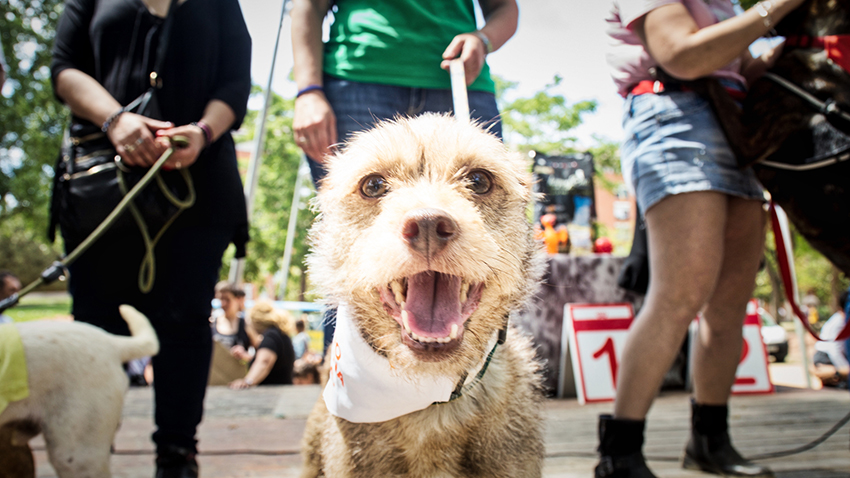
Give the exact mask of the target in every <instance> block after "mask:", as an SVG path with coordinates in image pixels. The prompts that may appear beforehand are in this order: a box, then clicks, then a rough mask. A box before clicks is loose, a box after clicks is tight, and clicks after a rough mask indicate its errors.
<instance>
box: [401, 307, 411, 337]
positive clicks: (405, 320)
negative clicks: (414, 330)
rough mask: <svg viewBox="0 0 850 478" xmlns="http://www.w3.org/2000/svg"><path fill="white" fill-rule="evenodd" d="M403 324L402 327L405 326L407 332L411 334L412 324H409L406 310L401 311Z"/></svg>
mask: <svg viewBox="0 0 850 478" xmlns="http://www.w3.org/2000/svg"><path fill="white" fill-rule="evenodd" d="M401 323H402V325H404V330H405V332H407V333H408V334H409V333H411V332H410V324H409V323H408V322H407V311H406V310H402V311H401Z"/></svg>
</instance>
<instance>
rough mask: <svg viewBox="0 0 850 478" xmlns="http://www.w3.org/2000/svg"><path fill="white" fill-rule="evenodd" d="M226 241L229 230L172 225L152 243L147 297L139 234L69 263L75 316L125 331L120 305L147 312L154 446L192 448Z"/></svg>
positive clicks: (110, 238) (99, 245)
mask: <svg viewBox="0 0 850 478" xmlns="http://www.w3.org/2000/svg"><path fill="white" fill-rule="evenodd" d="M232 238H233V230H232V229H230V228H218V227H179V228H178V227H173V228H172V230H170V231H169V232H168V233H166V234H165V235H164V236H163V238H162V240H161V241H160V243H159V244H158V245H157V247H156V250H155V253H156V278H155V282H154V286H153V290H151V291H150V292H149V293H147V294H142V293H141V292H140V291H139V286H138V274H139V266H140V264H141V261H142V255H143V250H144V249H143V246H142V241H141V236H140V235H139V233H138V231H127V232H123V233H121V232H109V233H107V234H106V235H104V236H103V237H102V238H100V239H99V240H98V241H97V242H96V243H95V244H94V245H93V246H92V247H91V248H90V249H89V250H88V251H86V252H85V253H84V254H83V255H82V256H80V258H79V259H78V260H77V261H76V262H75V263H74V264H72V265H71V268H70V272H71V274H70V284H69V290H70V292H71V295H72V296H73V298H74V305H73V309H72V313H73V314H74V319H75V320H79V321H81V322H87V323H90V324H93V325H96V326H98V327H101V328H103V329H104V330H106V331H108V332H111V333H114V334H120V335H129V329H128V328H127V324H126V322H124V320H123V319H122V318H121V316H120V315H119V314H118V306H119V305H120V304H130V305H132V306H134V307H136V308H137V309H139V310H140V311H141V312H142V313H144V314H145V315H147V317H148V318H149V319H150V321H151V324H152V325H153V327H154V329H155V330H156V333H157V336H158V337H159V341H160V352H159V355H157V356H156V357H154V358H153V368H154V392H155V422H156V426H157V430H156V432H154V434H153V440H154V442H155V443H156V444H157V447H163V446H169V445H171V446H179V447H182V448H189V449H192V450H194V449H195V447H196V444H197V441H196V440H195V432H196V429H197V426H198V424H199V423H200V422H201V418H202V416H203V406H204V395H205V393H206V386H207V379H208V375H209V367H210V357H211V354H212V336H211V331H210V325H209V316H210V308H211V305H210V302H211V300H212V298H213V295H214V289H215V284H216V281H217V280H218V276H219V272H220V269H221V256H222V254H223V253H224V250H225V249H226V247H227V245H228V243H230V241H231V239H232ZM69 242H73V238H72V241H69Z"/></svg>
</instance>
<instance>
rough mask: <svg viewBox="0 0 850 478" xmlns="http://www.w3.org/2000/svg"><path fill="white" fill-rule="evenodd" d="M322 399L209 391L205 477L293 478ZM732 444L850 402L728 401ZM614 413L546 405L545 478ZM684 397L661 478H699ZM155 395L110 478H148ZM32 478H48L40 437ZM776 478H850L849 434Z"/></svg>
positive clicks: (820, 421) (652, 422) (576, 475)
mask: <svg viewBox="0 0 850 478" xmlns="http://www.w3.org/2000/svg"><path fill="white" fill-rule="evenodd" d="M318 395H319V389H318V387H317V386H300V387H299V386H295V387H292V386H290V387H261V388H255V389H251V390H247V391H231V390H229V389H226V388H223V387H211V388H210V390H209V393H208V395H207V401H206V405H207V409H206V416H205V419H204V422H203V423H202V424H201V427H200V430H199V438H200V449H201V453H202V455H201V456H200V458H199V461H200V465H201V472H202V473H201V474H202V476H203V477H204V478H235V477H240V478H241V477H252V478H272V477H275V478H284V477H295V476H298V473H299V470H300V466H301V458H300V456H299V455H298V447H299V440H300V437H301V434H302V432H303V430H304V426H305V421H306V420H305V417H306V415H307V414H308V412H309V409H310V407H311V406H312V404H313V403H314V401H315V399H316V398H317V397H318ZM732 406H733V414H732V416H731V421H732V425H733V437H734V439H735V442H736V444H737V445H738V447H739V448H740V449H741V451H742V452H743V453H744V454H746V455H753V454H762V453H768V452H775V451H779V450H787V449H790V448H794V447H796V446H799V445H802V444H804V443H807V442H809V441H811V440H814V439H816V438H817V437H818V436H820V435H821V434H822V433H823V432H825V431H827V430H828V429H829V428H830V427H831V426H832V425H833V424H835V423H836V422H837V421H838V420H839V419H840V418H842V417H843V416H845V415H846V414H847V412H848V411H850V394H848V393H847V391H836V390H820V391H815V390H803V389H797V388H788V387H782V386H780V387H778V391H777V393H776V394H774V395H769V396H736V397H734V398H733V401H732ZM610 409H611V404H595V405H586V406H580V405H578V403H577V402H576V400H574V399H565V400H549V401H547V403H546V414H547V428H546V453H547V458H546V463H545V470H544V476H545V477H547V478H580V477H581V478H587V477H590V476H592V469H593V466H594V465H595V451H594V449H595V447H596V418H597V416H598V414H600V413H607V412H610ZM688 413H689V412H688V401H687V396H686V394H685V393H684V392H669V393H665V394H663V395H662V396H661V397H660V398H659V399H658V401H657V402H656V404H655V406H654V407H653V409H652V411H651V413H650V418H649V427H648V431H647V445H646V453H647V455H648V456H649V457H650V459H651V461H650V465H651V466H652V467H653V469H654V470H655V471H656V472H657V474H658V475H659V477H660V478H674V477H677V478H697V477H700V476H706V475H702V474H700V473H694V472H689V471H684V470H682V469H681V468H680V467H679V464H678V459H679V455H680V453H681V449H682V447H683V446H684V442H685V440H686V437H687V432H688V425H687V422H688V419H687V417H688ZM152 431H153V425H152V419H151V390H150V389H149V388H134V389H131V390H130V392H129V393H128V395H127V399H126V402H125V411H124V420H123V424H122V426H121V429H120V430H119V432H118V435H117V437H116V441H115V450H116V454H115V455H114V456H113V458H112V469H113V475H114V477H115V478H150V477H152V476H153V465H152V462H153V454H152V447H151V445H150V442H149V436H150V433H151V432H152ZM33 446H34V447H36V448H37V451H36V455H37V461H38V470H37V475H38V477H40V478H48V477H50V478H53V477H55V476H56V475H55V473H54V472H53V469H52V468H51V467H50V465H49V463H47V460H46V456H45V453H44V451H43V443H42V442H40V438H36V439H35V440H34V441H33ZM764 463H766V464H769V465H770V466H771V467H773V468H774V469H775V470H776V471H777V478H838V477H843V478H850V452H848V427H844V428H842V429H841V430H839V431H838V433H837V434H836V435H834V436H833V437H832V438H830V439H829V440H826V442H825V443H823V444H822V445H820V446H818V447H817V448H815V449H813V450H811V451H807V452H805V453H802V454H799V455H794V456H791V457H785V458H778V459H771V460H765V461H764Z"/></svg>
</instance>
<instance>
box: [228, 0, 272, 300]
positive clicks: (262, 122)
mask: <svg viewBox="0 0 850 478" xmlns="http://www.w3.org/2000/svg"><path fill="white" fill-rule="evenodd" d="M286 4H287V0H283V4H282V5H281V7H280V22H279V23H278V26H277V37H276V38H275V43H274V53H273V54H272V64H271V69H270V70H269V80H268V82H267V83H266V90H265V97H266V101H265V103H264V104H263V109H262V111H260V114H259V115H257V131H256V134H255V135H254V149H253V151H252V152H251V161H250V162H249V163H248V181H247V182H246V184H245V203H246V206H247V208H248V218H249V219H250V218H251V215H252V213H253V212H254V196H255V194H256V191H257V184H258V183H259V180H260V165H261V164H262V158H263V140H264V139H265V136H266V118H267V117H268V114H269V106H270V105H271V102H272V95H273V93H272V79H273V78H274V66H275V62H276V61H277V49H278V47H279V46H280V34H281V32H282V31H283V20H284V18H285V17H286ZM244 272H245V259H244V258H242V259H233V261H232V262H231V263H230V275H229V277H228V280H229V281H230V282H232V283H234V284H241V283H242V276H243V275H244Z"/></svg>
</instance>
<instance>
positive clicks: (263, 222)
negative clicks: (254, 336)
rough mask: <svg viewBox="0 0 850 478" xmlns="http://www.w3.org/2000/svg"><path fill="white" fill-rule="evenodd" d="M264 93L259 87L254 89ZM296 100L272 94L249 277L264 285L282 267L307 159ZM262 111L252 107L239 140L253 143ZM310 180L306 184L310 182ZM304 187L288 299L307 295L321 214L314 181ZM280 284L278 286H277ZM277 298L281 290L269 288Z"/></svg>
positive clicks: (258, 189) (256, 203)
mask: <svg viewBox="0 0 850 478" xmlns="http://www.w3.org/2000/svg"><path fill="white" fill-rule="evenodd" d="M254 93H255V94H259V93H261V90H260V88H259V87H255V88H254ZM294 105H295V101H294V100H292V99H284V98H282V97H280V96H278V95H276V94H275V95H274V96H273V97H272V102H271V105H270V107H269V114H268V119H267V122H266V138H265V139H264V155H263V162H262V165H261V168H260V179H259V185H258V188H257V193H256V196H255V198H254V211H253V214H252V216H251V218H250V219H251V242H249V243H248V257H247V258H246V264H245V265H246V267H245V281H247V282H253V283H263V282H264V278H265V277H266V276H267V275H269V274H272V275H274V274H275V273H277V272H278V271H279V270H280V268H281V267H282V261H281V259H282V258H283V254H284V249H285V244H286V229H287V224H288V223H289V215H290V210H291V206H292V198H293V192H294V190H295V187H296V185H295V179H296V176H297V173H298V167H299V164H300V162H301V150H300V148H298V146H297V145H296V144H295V141H294V140H293V132H292V118H293V111H294ZM257 115H258V112H257V111H250V112H249V113H248V116H247V117H246V118H245V123H244V124H245V127H244V128H245V131H244V133H242V134H240V135H239V136H238V137H237V140H238V141H251V142H253V138H254V134H255V130H254V128H253V125H254V124H255V122H256V118H257ZM305 183H306V184H305ZM305 183H301V184H299V185H298V187H301V188H302V191H303V190H304V189H306V190H307V191H306V192H307V194H303V193H302V196H301V203H302V207H299V209H298V211H299V212H298V219H297V227H296V236H295V240H294V242H293V251H292V261H291V264H292V265H291V267H290V271H289V282H288V284H287V288H286V290H287V297H284V298H283V299H287V300H298V299H302V297H301V294H300V292H301V291H303V290H304V289H305V288H306V285H307V282H306V275H305V267H304V256H305V255H306V253H307V248H308V247H307V243H306V231H307V229H308V228H309V227H310V224H312V222H313V219H314V218H315V213H314V212H313V211H311V210H310V209H309V208H307V207H306V205H307V202H308V200H309V196H310V195H311V194H312V193H313V191H312V189H310V187H309V180H308V181H305ZM278 287H279V285H278V284H276V288H278ZM267 293H268V294H269V296H276V294H277V291H276V290H270V291H267Z"/></svg>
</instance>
